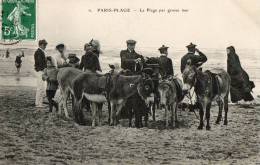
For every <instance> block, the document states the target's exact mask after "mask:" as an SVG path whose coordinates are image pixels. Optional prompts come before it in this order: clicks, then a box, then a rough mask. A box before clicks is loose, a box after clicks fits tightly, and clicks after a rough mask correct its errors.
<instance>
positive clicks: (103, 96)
mask: <svg viewBox="0 0 260 165" xmlns="http://www.w3.org/2000/svg"><path fill="white" fill-rule="evenodd" d="M148 80H149V79H147V78H143V76H123V75H120V74H109V73H108V74H105V75H98V74H96V73H86V72H85V73H82V74H80V75H78V76H77V77H76V78H75V79H74V80H73V93H74V99H75V103H74V113H75V119H76V122H77V123H79V124H85V121H84V115H83V112H82V107H81V104H82V99H83V97H86V98H87V99H88V100H89V101H90V102H91V103H92V111H93V112H92V113H93V119H92V126H95V118H96V112H97V113H98V121H99V125H100V124H101V123H100V122H101V121H100V118H101V112H102V109H100V108H98V107H97V104H100V103H104V102H106V101H107V97H109V101H110V104H111V108H112V109H111V111H112V112H111V113H112V115H110V111H109V117H110V119H111V120H110V124H111V125H113V124H117V120H116V119H117V117H118V114H119V113H120V111H121V108H122V106H123V105H124V104H125V102H126V100H127V98H129V97H130V96H132V95H133V94H135V93H137V91H138V93H140V94H142V95H141V96H142V98H143V99H144V100H145V99H146V98H147V96H148V95H149V94H150V91H151V90H150V88H151V87H152V86H151V85H146V84H148ZM149 82H150V81H149ZM108 89H109V90H108Z"/></svg>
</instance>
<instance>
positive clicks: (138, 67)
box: [120, 39, 147, 128]
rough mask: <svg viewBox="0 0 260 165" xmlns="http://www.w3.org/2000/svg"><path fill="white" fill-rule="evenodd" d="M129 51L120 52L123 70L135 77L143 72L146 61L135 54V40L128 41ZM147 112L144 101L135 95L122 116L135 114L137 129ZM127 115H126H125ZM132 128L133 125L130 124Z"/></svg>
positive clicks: (128, 101)
mask: <svg viewBox="0 0 260 165" xmlns="http://www.w3.org/2000/svg"><path fill="white" fill-rule="evenodd" d="M126 44H127V49H126V50H122V51H121V52H120V58H121V68H122V69H124V70H129V71H130V72H131V73H132V74H133V75H136V74H138V72H140V71H142V67H143V66H144V63H145V60H144V57H143V56H142V55H140V54H138V53H136V52H135V45H136V41H135V40H132V39H130V40H127V41H126ZM146 110H147V106H146V104H145V102H144V100H143V99H142V98H141V97H140V95H139V94H135V95H133V96H131V97H129V98H128V99H127V102H126V104H125V106H124V107H123V109H122V113H123V114H121V115H122V116H125V115H128V116H129V115H131V116H132V114H133V113H134V114H135V127H137V128H140V127H142V116H143V115H144V113H145V111H146ZM124 113H125V115H124ZM129 126H130V127H131V123H129Z"/></svg>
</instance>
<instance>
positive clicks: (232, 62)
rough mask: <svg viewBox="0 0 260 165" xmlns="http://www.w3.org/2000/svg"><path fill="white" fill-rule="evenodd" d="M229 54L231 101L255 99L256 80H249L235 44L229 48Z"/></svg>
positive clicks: (228, 68)
mask: <svg viewBox="0 0 260 165" xmlns="http://www.w3.org/2000/svg"><path fill="white" fill-rule="evenodd" d="M227 56H228V58H227V72H228V74H229V75H230V78H231V88H230V95H231V101H232V102H233V103H236V102H238V101H240V100H244V101H252V100H254V97H253V96H252V94H251V92H252V89H253V88H254V87H255V85H254V82H253V81H250V80H249V76H248V74H247V73H246V71H245V70H244V69H243V68H242V66H241V64H240V60H239V57H238V55H237V54H236V51H235V48H234V47H233V46H230V47H228V48H227Z"/></svg>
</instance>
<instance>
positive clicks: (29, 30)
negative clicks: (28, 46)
mask: <svg viewBox="0 0 260 165" xmlns="http://www.w3.org/2000/svg"><path fill="white" fill-rule="evenodd" d="M2 39H5V40H35V39H36V0H2Z"/></svg>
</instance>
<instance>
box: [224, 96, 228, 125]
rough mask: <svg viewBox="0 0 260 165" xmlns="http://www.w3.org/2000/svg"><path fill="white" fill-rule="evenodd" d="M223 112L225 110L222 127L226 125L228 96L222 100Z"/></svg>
mask: <svg viewBox="0 0 260 165" xmlns="http://www.w3.org/2000/svg"><path fill="white" fill-rule="evenodd" d="M224 110H225V119H224V125H227V124H228V121H227V114H228V95H227V96H225V98H224Z"/></svg>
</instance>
